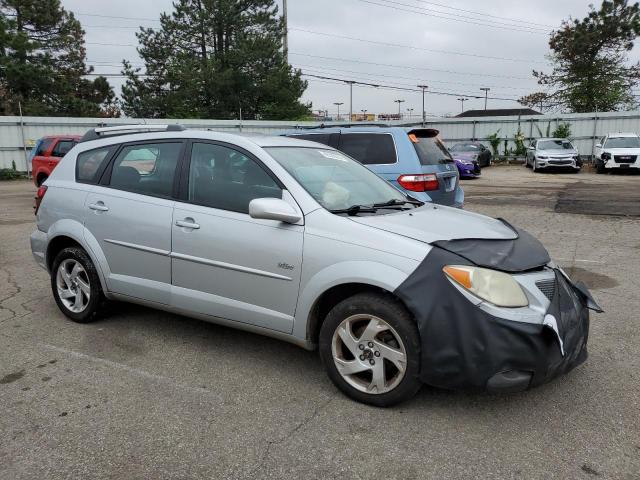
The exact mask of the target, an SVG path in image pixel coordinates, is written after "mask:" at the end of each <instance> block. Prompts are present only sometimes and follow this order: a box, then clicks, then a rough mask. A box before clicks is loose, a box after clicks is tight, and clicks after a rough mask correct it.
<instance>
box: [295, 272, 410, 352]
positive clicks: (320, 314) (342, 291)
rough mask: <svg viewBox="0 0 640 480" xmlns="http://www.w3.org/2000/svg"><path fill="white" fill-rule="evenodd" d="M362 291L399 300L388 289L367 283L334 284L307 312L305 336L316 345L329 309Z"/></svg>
mask: <svg viewBox="0 0 640 480" xmlns="http://www.w3.org/2000/svg"><path fill="white" fill-rule="evenodd" d="M363 292H371V293H379V294H383V295H389V296H391V297H394V298H395V299H397V300H398V301H400V300H399V299H398V297H396V296H395V295H394V294H393V293H391V292H389V291H388V290H385V289H384V288H380V287H376V286H374V285H369V284H367V283H343V284H340V285H335V286H334V287H331V288H330V289H329V290H327V291H326V292H324V293H323V294H322V295H320V297H319V298H318V299H317V300H316V302H315V304H314V305H313V308H312V309H311V313H310V314H309V322H308V324H307V338H308V339H309V340H310V341H311V342H312V343H314V344H316V345H317V344H318V337H319V336H320V328H321V327H322V322H324V319H325V318H326V316H327V314H328V313H329V312H330V311H331V309H332V308H333V307H335V306H336V305H337V304H338V303H340V302H341V301H343V300H344V299H346V298H349V297H352V296H354V295H356V294H358V293H363ZM400 303H402V301H400Z"/></svg>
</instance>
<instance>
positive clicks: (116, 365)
mask: <svg viewBox="0 0 640 480" xmlns="http://www.w3.org/2000/svg"><path fill="white" fill-rule="evenodd" d="M39 345H40V346H41V347H44V348H46V349H49V350H53V351H54V352H58V353H62V354H65V355H68V356H70V357H74V358H77V359H81V360H87V361H90V362H94V363H100V364H102V365H105V366H107V367H111V368H117V369H118V370H123V371H125V372H127V373H131V374H133V375H137V376H139V377H143V378H146V379H148V380H152V381H155V382H157V383H161V384H163V385H169V386H171V387H173V388H176V389H177V390H182V391H190V392H194V393H200V394H202V393H204V394H206V395H209V396H212V397H214V398H215V399H216V400H218V401H219V402H222V397H221V396H220V395H218V394H216V393H214V392H212V391H210V390H207V389H206V388H202V387H192V386H190V385H183V384H181V383H178V382H176V381H174V380H172V379H171V378H168V377H163V376H162V375H156V374H154V373H149V372H147V371H145V370H140V369H139V368H134V367H130V366H129V365H125V364H123V363H118V362H114V361H112V360H107V359H104V358H100V357H92V356H91V355H87V354H85V353H81V352H76V351H74V350H68V349H66V348H62V347H56V346H55V345H48V344H46V343H40V344H39Z"/></svg>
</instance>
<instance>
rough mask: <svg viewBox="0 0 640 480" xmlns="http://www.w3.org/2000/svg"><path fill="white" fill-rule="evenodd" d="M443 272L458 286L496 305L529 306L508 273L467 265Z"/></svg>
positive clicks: (446, 269) (452, 267)
mask: <svg viewBox="0 0 640 480" xmlns="http://www.w3.org/2000/svg"><path fill="white" fill-rule="evenodd" d="M442 270H443V271H444V273H445V274H446V275H447V277H449V278H450V279H451V280H453V281H454V282H456V283H457V284H458V285H460V286H462V287H464V288H465V289H467V290H469V291H470V292H471V293H473V294H474V295H476V296H477V297H480V298H482V299H483V300H486V301H487V302H490V303H493V304H494V305H497V306H499V307H512V308H513V307H526V306H527V305H529V301H528V300H527V296H526V295H525V294H524V291H523V290H522V287H521V286H520V284H519V283H518V282H516V281H515V280H514V279H513V277H512V276H511V275H509V274H507V273H503V272H498V271H497V270H490V269H488V268H478V267H469V266H466V265H447V266H445V267H444V268H443V269H442Z"/></svg>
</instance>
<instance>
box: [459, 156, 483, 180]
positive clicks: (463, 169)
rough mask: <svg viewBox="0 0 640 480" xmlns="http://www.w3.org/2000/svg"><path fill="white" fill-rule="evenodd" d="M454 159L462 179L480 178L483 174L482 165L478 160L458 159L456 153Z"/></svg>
mask: <svg viewBox="0 0 640 480" xmlns="http://www.w3.org/2000/svg"><path fill="white" fill-rule="evenodd" d="M453 159H454V160H455V162H456V167H458V173H459V175H460V178H478V177H479V176H480V173H481V168H480V165H479V164H478V161H477V160H473V159H471V158H468V157H458V156H457V155H456V154H455V153H454V154H453Z"/></svg>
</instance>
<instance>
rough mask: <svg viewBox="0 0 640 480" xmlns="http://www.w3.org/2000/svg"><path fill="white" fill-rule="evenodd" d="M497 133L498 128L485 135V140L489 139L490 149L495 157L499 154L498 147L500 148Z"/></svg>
mask: <svg viewBox="0 0 640 480" xmlns="http://www.w3.org/2000/svg"><path fill="white" fill-rule="evenodd" d="M499 133H500V129H498V131H497V132H495V133H492V134H491V135H489V136H487V140H489V144H490V145H491V150H493V156H494V157H496V158H497V157H498V155H500V152H498V149H499V148H500V137H499V136H498V134H499Z"/></svg>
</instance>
